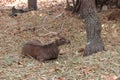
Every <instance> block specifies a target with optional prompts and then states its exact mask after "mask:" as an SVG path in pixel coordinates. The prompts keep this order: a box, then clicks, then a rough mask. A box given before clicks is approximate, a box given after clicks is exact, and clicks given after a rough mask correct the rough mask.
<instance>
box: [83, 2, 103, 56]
mask: <svg viewBox="0 0 120 80" xmlns="http://www.w3.org/2000/svg"><path fill="white" fill-rule="evenodd" d="M81 11H82V15H83V17H84V19H85V24H86V32H87V44H86V47H85V53H84V56H87V55H91V54H93V53H97V52H99V51H103V50H104V44H103V41H102V39H101V30H102V28H101V23H100V21H99V18H98V15H97V11H96V7H95V0H81Z"/></svg>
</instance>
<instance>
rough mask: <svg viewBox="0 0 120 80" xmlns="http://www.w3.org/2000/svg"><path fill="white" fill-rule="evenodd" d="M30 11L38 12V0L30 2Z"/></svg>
mask: <svg viewBox="0 0 120 80" xmlns="http://www.w3.org/2000/svg"><path fill="white" fill-rule="evenodd" d="M28 9H29V10H37V0H28Z"/></svg>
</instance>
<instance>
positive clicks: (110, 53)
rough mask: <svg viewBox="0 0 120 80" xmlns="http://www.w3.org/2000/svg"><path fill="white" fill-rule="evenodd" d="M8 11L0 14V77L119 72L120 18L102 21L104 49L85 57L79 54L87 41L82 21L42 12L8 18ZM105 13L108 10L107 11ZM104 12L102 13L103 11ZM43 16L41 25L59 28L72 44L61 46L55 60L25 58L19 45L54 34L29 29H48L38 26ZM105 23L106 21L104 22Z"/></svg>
mask: <svg viewBox="0 0 120 80" xmlns="http://www.w3.org/2000/svg"><path fill="white" fill-rule="evenodd" d="M8 13H9V11H3V12H1V15H0V65H1V66H0V80H90V79H94V80H107V78H108V76H109V75H116V76H119V74H120V39H119V35H120V32H119V31H120V21H107V20H106V21H104V20H102V19H103V18H102V17H104V16H101V22H102V24H103V31H102V37H103V40H104V43H105V46H106V49H107V51H103V52H99V53H98V54H93V55H91V56H88V57H82V54H83V52H80V50H81V49H82V48H84V46H85V43H86V33H85V25H84V24H83V22H82V20H80V19H78V18H76V17H74V16H73V17H72V16H67V15H66V14H67V13H65V14H64V16H61V17H58V18H55V16H57V15H58V14H60V13H55V12H54V13H53V14H52V15H47V13H45V11H37V12H28V13H24V14H18V16H17V17H13V18H11V17H9V16H8V15H7V14H8ZM106 13H107V12H106ZM102 14H103V13H102ZM45 16H48V18H47V19H46V20H45V23H44V27H45V28H46V29H48V30H49V31H59V30H60V28H61V25H62V24H63V23H64V25H63V30H62V32H61V35H62V36H65V37H66V38H68V39H70V41H71V45H65V46H62V47H60V49H61V55H59V57H58V59H57V60H53V61H48V62H45V63H43V62H38V61H37V60H34V59H30V58H28V57H26V58H22V57H21V54H20V52H21V48H22V45H23V44H24V43H25V42H26V41H28V40H32V39H39V40H40V41H41V42H43V43H46V42H48V41H50V40H52V39H53V38H54V36H50V35H49V36H45V37H38V36H36V35H35V33H34V31H32V30H27V31H24V30H26V29H28V28H29V29H32V28H33V27H35V26H37V28H39V29H37V31H36V32H37V34H38V35H42V34H45V33H46V32H47V31H45V30H43V29H42V28H41V25H43V24H42V21H43V19H44V17H45ZM104 22H105V23H104Z"/></svg>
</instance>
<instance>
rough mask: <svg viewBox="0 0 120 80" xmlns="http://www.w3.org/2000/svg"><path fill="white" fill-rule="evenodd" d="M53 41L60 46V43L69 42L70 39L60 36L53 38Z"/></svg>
mask: <svg viewBox="0 0 120 80" xmlns="http://www.w3.org/2000/svg"><path fill="white" fill-rule="evenodd" d="M55 43H56V44H57V45H58V46H61V45H64V44H70V40H68V39H66V38H64V37H61V38H59V39H57V40H55Z"/></svg>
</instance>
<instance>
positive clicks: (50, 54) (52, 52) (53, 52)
mask: <svg viewBox="0 0 120 80" xmlns="http://www.w3.org/2000/svg"><path fill="white" fill-rule="evenodd" d="M68 43H70V41H69V40H67V39H65V38H60V39H57V40H55V41H53V42H51V43H48V44H45V45H42V44H41V42H40V41H38V40H34V41H30V42H27V43H26V44H24V46H23V48H22V54H24V55H26V56H31V57H33V58H35V59H37V60H39V61H45V60H51V59H56V58H57V57H58V54H59V49H58V47H59V46H61V45H64V44H68Z"/></svg>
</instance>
